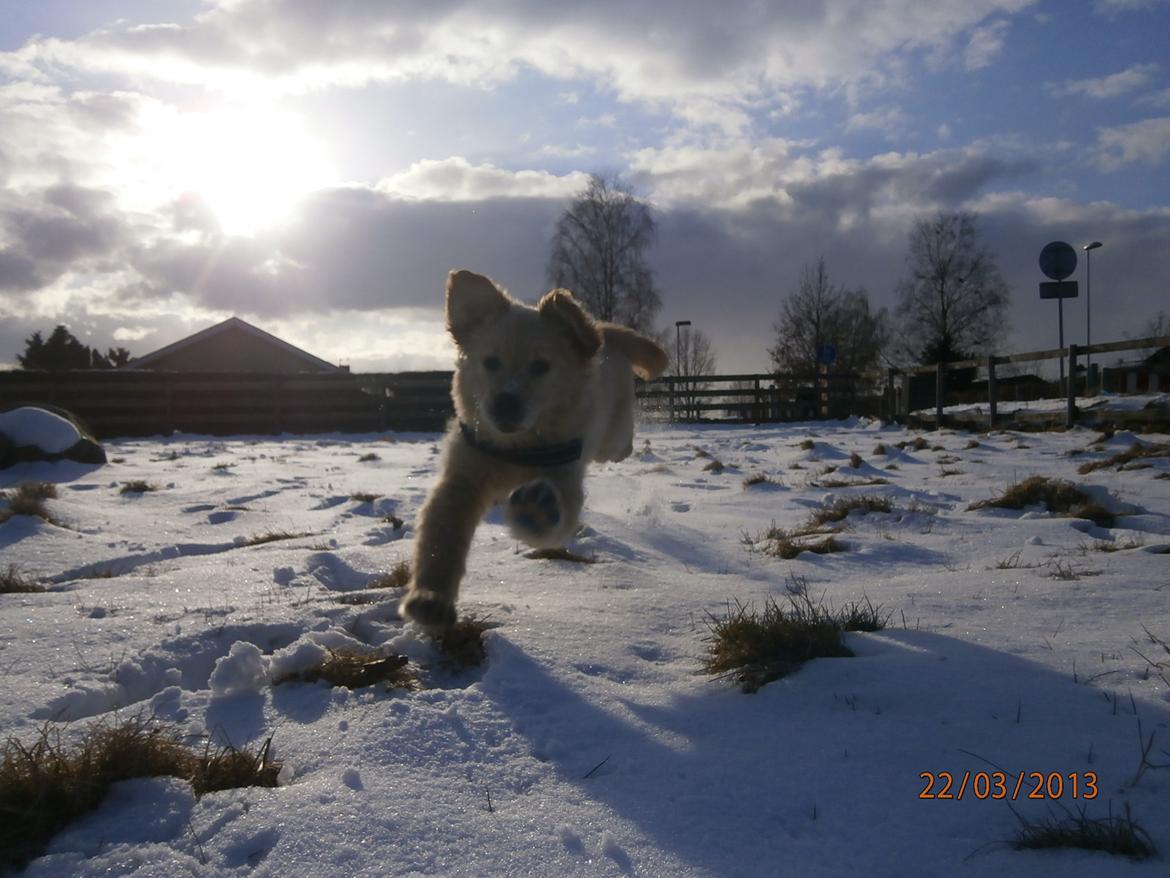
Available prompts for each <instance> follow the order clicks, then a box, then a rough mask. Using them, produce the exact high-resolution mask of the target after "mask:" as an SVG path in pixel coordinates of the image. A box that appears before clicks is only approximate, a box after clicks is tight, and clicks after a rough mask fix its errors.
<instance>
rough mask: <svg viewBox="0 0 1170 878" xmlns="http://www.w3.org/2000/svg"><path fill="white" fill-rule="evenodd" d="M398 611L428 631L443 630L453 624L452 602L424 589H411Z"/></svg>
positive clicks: (453, 606) (453, 611) (453, 608)
mask: <svg viewBox="0 0 1170 878" xmlns="http://www.w3.org/2000/svg"><path fill="white" fill-rule="evenodd" d="M398 612H399V613H401V614H402V616H403V617H404V618H406V619H410V620H411V621H412V622H414V623H416V624H417V625H420V626H421V627H423V628H425V629H427V630H428V631H444V630H446V629H448V628H450V627H451V626H453V625H454V624H455V604H454V602H453V601H451V600H448V599H447V598H445V597H443V596H442V595H441V594H439V593H438V592H435V591H427V590H426V589H411V591H410V593H409V594H407V596H406V597H405V598H403V600H402V603H401V604H399V606H398Z"/></svg>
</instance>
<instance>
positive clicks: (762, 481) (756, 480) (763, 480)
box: [743, 473, 779, 488]
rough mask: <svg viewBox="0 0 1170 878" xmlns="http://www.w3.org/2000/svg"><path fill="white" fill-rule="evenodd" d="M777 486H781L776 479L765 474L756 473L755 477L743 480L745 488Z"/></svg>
mask: <svg viewBox="0 0 1170 878" xmlns="http://www.w3.org/2000/svg"><path fill="white" fill-rule="evenodd" d="M777 484H779V482H777V481H776V480H775V479H773V478H771V477H769V476H766V475H764V474H763V473H756V474H755V475H752V476H748V477H747V478H746V479H744V480H743V486H744V487H745V488H753V487H755V486H756V485H777Z"/></svg>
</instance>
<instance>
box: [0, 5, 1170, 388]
mask: <svg viewBox="0 0 1170 878" xmlns="http://www.w3.org/2000/svg"><path fill="white" fill-rule="evenodd" d="M1167 33H1170V0H1059V2H1058V0H929V2H921V0H821V2H815V0H791V2H759V0H726V2H723V3H719V4H712V3H706V2H703V3H695V2H688V0H681V2H680V0H671V2H665V0H648V2H642V3H638V4H628V3H617V2H613V0H598V2H593V3H589V4H549V3H544V2H536V0H489V2H483V0H481V2H475V3H472V2H466V0H464V2H460V0H435V2H430V3H425V4H417V3H406V2H381V3H378V2H368V0H367V2H362V0H336V2H331V3H319V2H314V0H211V2H197V0H153V2H146V0H139V2H112V0H90V2H87V3H84V4H79V3H72V2H66V0H40V2H37V3H27V2H23V0H0V364H4V365H13V364H15V360H16V356H17V354H19V353H20V352H21V351H22V350H23V348H24V340H25V339H26V338H27V337H28V336H30V335H31V334H32V333H33V332H34V331H41V332H42V333H45V334H47V333H48V331H50V330H51V329H52V328H53V326H55V325H56V324H58V323H64V324H66V325H67V326H68V327H69V329H70V330H71V331H72V332H73V333H74V334H75V335H76V336H77V337H78V338H80V339H81V340H82V341H83V342H84V343H86V344H89V345H91V346H94V347H98V348H100V349H103V350H104V349H105V348H106V347H109V346H115V345H120V346H123V347H126V348H128V349H129V350H130V351H131V352H132V353H133V354H135V355H141V354H145V353H148V352H150V351H152V350H155V349H157V348H159V347H162V346H163V345H166V344H169V343H170V342H173V341H175V340H177V339H179V338H182V337H184V336H186V335H188V334H190V333H192V332H196V331H198V330H200V329H203V328H205V327H207V326H209V325H211V324H212V323H215V322H218V321H219V320H222V319H225V318H226V317H229V316H232V315H235V316H239V317H241V318H243V319H245V320H248V321H250V322H252V323H254V324H256V325H258V326H260V327H261V328H263V329H265V330H267V331H269V332H272V333H274V334H276V335H279V336H280V337H282V338H284V339H286V340H287V341H289V342H291V343H292V344H295V345H298V346H300V347H303V348H305V349H306V350H308V351H310V352H311V353H313V354H315V355H317V356H319V357H322V358H324V359H327V360H330V361H333V362H338V363H343V364H346V365H349V366H350V367H351V368H352V369H353V370H355V371H394V370H401V369H428V368H449V367H450V366H451V364H452V358H453V349H452V347H451V345H450V342H449V341H448V340H447V339H446V337H445V335H444V331H443V318H442V311H441V308H442V296H443V283H444V279H445V276H446V273H447V271H448V270H450V269H452V268H459V267H466V268H471V269H474V270H476V271H480V272H482V273H485V274H488V275H490V276H491V277H493V278H494V279H496V280H497V281H498V282H499V283H500V284H502V285H503V286H505V287H507V288H508V289H509V290H510V291H511V292H512V293H513V294H514V295H516V296H517V297H519V298H521V299H522V300H525V301H535V300H536V298H537V297H539V295H540V294H541V293H543V292H544V291H545V290H546V289H547V288H548V286H549V284H548V281H547V276H546V266H547V258H548V250H549V239H550V236H551V233H552V228H553V224H554V223H555V221H556V218H557V216H558V214H559V213H560V212H561V211H562V210H563V209H564V208H565V207H566V206H567V204H568V202H569V200H570V199H571V198H572V196H573V194H574V193H575V192H578V191H579V190H580V189H582V188H583V186H584V184H585V182H586V180H587V177H588V175H589V174H590V173H595V172H603V173H611V174H618V175H620V176H621V177H622V178H623V179H625V180H626V181H627V182H628V183H629V184H630V185H632V186H633V188H634V190H635V192H637V194H638V195H639V196H640V197H641V198H643V199H644V200H646V201H647V202H648V203H649V204H650V205H651V206H652V207H653V209H654V211H655V215H656V218H657V221H658V238H657V242H656V244H655V246H654V247H653V249H652V250H650V251H649V253H648V254H647V257H648V261H649V263H650V265H651V267H652V268H653V270H654V273H655V278H656V281H657V284H658V286H659V288H660V291H661V297H662V301H663V307H662V310H661V311H660V313H659V315H658V325H659V326H660V327H661V328H663V329H669V328H670V327H671V324H673V323H674V322H675V321H677V320H690V321H692V324H693V326H694V327H695V328H697V329H699V330H702V331H703V332H704V333H705V334H707V336H708V337H709V338H710V339H711V341H712V345H713V349H714V353H715V356H716V365H717V370H718V371H719V372H723V373H729V372H757V371H764V370H766V369H768V368H769V359H768V354H767V349H768V347H769V345H770V344H772V343H773V341H774V335H775V332H774V329H773V324H774V322H775V321H776V319H777V317H778V315H779V312H780V305H781V302H782V301H783V299H784V297H785V296H786V295H787V294H789V293H790V292H792V291H793V290H794V289H795V288H796V285H797V283H798V281H799V278H800V275H801V272H802V270H803V268H804V266H805V265H806V264H810V263H815V262H816V260H817V259H819V258H820V257H821V256H823V257H824V258H825V261H826V266H827V268H828V272H829V275H830V278H831V280H832V281H833V282H835V283H839V284H842V285H844V286H847V287H850V288H857V287H861V288H864V289H865V290H866V291H867V292H868V293H869V296H870V299H871V302H872V303H873V304H874V305H876V306H879V307H880V306H885V307H889V308H891V309H892V308H893V307H894V306H895V305H896V303H897V297H896V295H895V289H896V287H897V284H898V282H899V280H900V279H901V278H902V277H904V276H905V274H906V272H907V267H906V251H907V242H908V237H909V233H910V230H911V228H912V227H913V224H914V222H915V220H916V219H918V218H922V217H928V216H930V215H932V214H934V213H937V212H938V211H940V210H942V211H952V210H966V211H971V212H973V213H974V214H975V215H976V216H977V217H978V224H979V229H980V232H981V235H982V238H983V240H984V242H985V243H986V244H987V245H988V246H989V247H990V249H991V250H992V252H993V253H994V254H995V256H996V259H997V261H998V264H999V266H1000V269H1001V270H1002V272H1003V275H1004V277H1005V279H1006V280H1007V282H1008V284H1009V286H1010V287H1011V290H1012V304H1011V310H1010V318H1009V324H1010V325H1009V332H1008V334H1007V335H1006V336H1005V338H1004V339H1003V340H1002V342H1001V344H1000V349H1001V350H1004V351H1010V350H1017V351H1018V350H1028V349H1036V348H1046V347H1054V346H1055V345H1056V343H1057V340H1058V339H1057V313H1056V310H1057V304H1056V303H1055V302H1054V301H1051V300H1048V301H1043V302H1041V301H1040V299H1039V294H1038V288H1037V284H1038V283H1039V282H1040V281H1042V280H1045V278H1044V277H1043V275H1042V274H1041V273H1040V270H1039V267H1038V263H1037V258H1038V255H1039V252H1040V250H1041V249H1042V248H1043V247H1044V245H1045V244H1047V243H1048V242H1050V241H1053V240H1063V241H1067V242H1069V243H1070V244H1072V245H1073V246H1074V247H1077V248H1078V249H1079V248H1080V247H1081V246H1083V245H1084V244H1086V243H1088V242H1090V241H1094V240H1096V241H1101V242H1102V244H1103V246H1102V248H1100V249H1098V250H1095V251H1094V252H1093V256H1092V298H1091V303H1090V304H1091V306H1092V336H1093V340H1094V341H1106V340H1116V339H1119V338H1123V337H1126V336H1136V335H1139V334H1140V330H1141V328H1142V325H1143V324H1144V323H1146V322H1147V321H1148V320H1150V319H1151V318H1152V317H1154V316H1155V315H1156V314H1157V313H1158V311H1159V310H1163V311H1170V47H1168V45H1167V41H1166V37H1165V35H1166V34H1167ZM1084 269H1085V265H1084V258H1083V254H1082V260H1081V265H1080V266H1079V267H1078V270H1077V274H1076V275H1074V277H1073V279H1077V280H1079V281H1080V282H1081V295H1082V297H1081V298H1080V299H1078V300H1076V301H1073V302H1066V306H1067V307H1066V308H1065V309H1064V310H1065V315H1064V317H1065V336H1066V342H1070V341H1072V342H1075V341H1081V342H1083V341H1084V339H1085V332H1086V325H1085V324H1086V313H1087V311H1086V308H1087V306H1086V298H1085V295H1084V294H1085V289H1084V286H1085V285H1084V281H1085V276H1084Z"/></svg>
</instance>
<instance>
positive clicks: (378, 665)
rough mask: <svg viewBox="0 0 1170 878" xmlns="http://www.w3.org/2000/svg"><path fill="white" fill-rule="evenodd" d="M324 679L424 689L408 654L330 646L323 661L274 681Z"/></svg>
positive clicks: (336, 682)
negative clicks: (385, 653)
mask: <svg viewBox="0 0 1170 878" xmlns="http://www.w3.org/2000/svg"><path fill="white" fill-rule="evenodd" d="M318 680H324V681H325V682H327V683H328V684H329V685H331V686H344V687H345V688H346V689H361V688H364V687H366V686H375V685H377V684H379V683H385V684H386V686H387V687H388V688H390V689H406V690H409V691H413V690H416V689H421V688H422V684H421V683H420V682H419V679H418V674H417V673H415V671H414V669H413V668H411V667H410V665H409V659H408V658H407V657H406V656H404V655H383V654H381V653H379V652H374V651H359V650H355V649H330V650H329V651H328V655H327V656H326V657H325V659H324V660H323V661H322V662H321V663H320V664H319V665H315V666H313V667H311V668H308V669H307V670H304V671H301V672H300V673H297V674H291V675H289V676H287V677H281V678H280V679H279V680H275V681H273V682H274V684H275V685H279V684H281V683H287V682H290V681H300V682H306V683H315V682H317V681H318Z"/></svg>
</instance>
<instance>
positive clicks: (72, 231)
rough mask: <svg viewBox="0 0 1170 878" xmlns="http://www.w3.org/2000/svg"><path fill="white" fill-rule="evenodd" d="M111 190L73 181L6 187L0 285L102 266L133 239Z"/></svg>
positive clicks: (28, 284) (0, 199)
mask: <svg viewBox="0 0 1170 878" xmlns="http://www.w3.org/2000/svg"><path fill="white" fill-rule="evenodd" d="M112 205H113V197H112V196H111V195H110V193H108V192H104V191H101V190H97V189H88V188H84V187H80V186H75V185H71V184H65V183H62V184H56V185H53V186H50V187H47V188H45V189H41V190H37V191H33V192H28V193H18V192H15V191H13V190H11V189H9V190H3V191H0V291H7V292H17V293H22V292H30V291H33V290H37V289H40V288H42V287H44V286H47V285H49V284H51V283H52V282H54V281H55V280H57V279H58V278H59V277H61V276H62V275H63V274H65V273H66V272H74V273H78V272H85V271H100V270H101V269H102V266H103V264H105V263H107V262H109V261H110V260H113V259H115V258H116V257H117V255H118V253H119V251H120V250H121V249H122V248H123V247H124V246H125V245H126V243H127V241H128V240H129V229H128V227H127V226H126V224H125V223H124V222H123V220H122V219H121V218H120V217H119V216H118V215H117V214H116V213H115V212H114V211H113V209H112Z"/></svg>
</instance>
